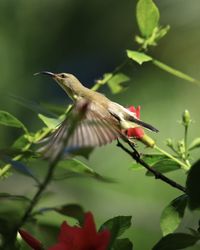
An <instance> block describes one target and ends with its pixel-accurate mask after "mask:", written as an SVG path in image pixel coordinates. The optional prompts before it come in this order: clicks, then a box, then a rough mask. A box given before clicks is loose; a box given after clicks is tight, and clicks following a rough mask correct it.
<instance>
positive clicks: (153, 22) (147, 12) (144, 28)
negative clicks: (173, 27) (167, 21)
mask: <svg viewBox="0 0 200 250" xmlns="http://www.w3.org/2000/svg"><path fill="white" fill-rule="evenodd" d="M136 18H137V23H138V26H139V29H140V32H141V34H142V35H143V36H144V37H146V38H148V37H149V36H151V34H152V32H153V30H154V28H156V27H157V26H158V22H159V18H160V14H159V10H158V8H157V6H156V5H155V3H154V2H153V1H152V0H139V1H138V3H137V6H136Z"/></svg>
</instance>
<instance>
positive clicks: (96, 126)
mask: <svg viewBox="0 0 200 250" xmlns="http://www.w3.org/2000/svg"><path fill="white" fill-rule="evenodd" d="M77 106H80V103H75V105H74V107H73V108H72V111H71V112H72V114H73V112H75V110H77V109H76V107H77ZM70 117H71V116H68V117H67V118H66V119H65V120H64V121H63V122H62V123H61V125H60V126H59V127H58V128H57V129H56V130H55V131H54V132H53V133H52V134H51V135H50V136H49V137H48V138H45V140H44V141H45V145H44V146H43V147H42V148H41V149H39V152H41V153H42V154H43V155H44V157H45V158H51V159H53V158H54V157H55V156H56V155H57V154H58V153H59V152H60V151H61V150H63V149H64V148H66V152H67V153H72V152H74V151H77V150H78V149H81V148H86V147H87V148H90V147H96V146H101V145H105V144H107V143H111V142H112V141H113V140H116V139H117V138H119V137H121V132H120V129H119V128H118V121H117V120H116V119H115V118H114V117H113V116H112V115H111V114H110V113H109V112H108V111H107V110H106V109H105V108H104V107H102V106H100V105H97V104H95V103H89V104H88V106H87V110H86V112H85V114H84V117H82V119H80V121H79V122H78V123H77V124H76V127H75V128H74V130H73V132H72V133H71V132H70V131H71V130H70V128H71V126H72V125H71V123H72V122H71V119H70ZM69 133H71V135H69ZM67 137H68V140H67V142H66V138H67ZM63 138H65V142H64V139H63ZM64 144H66V145H64Z"/></svg>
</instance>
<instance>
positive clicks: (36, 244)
mask: <svg viewBox="0 0 200 250" xmlns="http://www.w3.org/2000/svg"><path fill="white" fill-rule="evenodd" d="M19 234H20V235H21V237H22V239H23V240H24V241H25V242H26V243H27V244H28V245H29V246H30V247H31V249H33V250H42V249H44V248H43V246H42V243H41V242H40V241H39V240H37V239H36V238H34V237H33V236H32V235H31V234H30V233H28V232H27V231H25V230H23V229H20V230H19Z"/></svg>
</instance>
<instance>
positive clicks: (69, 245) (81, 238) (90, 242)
mask: <svg viewBox="0 0 200 250" xmlns="http://www.w3.org/2000/svg"><path fill="white" fill-rule="evenodd" d="M109 240H110V232H109V231H108V230H103V231H101V232H97V230H96V226H95V223H94V219H93V216H92V214H91V213H90V212H88V213H86V214H85V221H84V225H83V227H77V226H74V227H71V226H69V225H68V224H67V223H66V222H63V224H62V225H61V228H60V233H59V236H58V243H57V244H56V245H54V246H52V247H50V248H48V250H106V249H107V247H108V244H109Z"/></svg>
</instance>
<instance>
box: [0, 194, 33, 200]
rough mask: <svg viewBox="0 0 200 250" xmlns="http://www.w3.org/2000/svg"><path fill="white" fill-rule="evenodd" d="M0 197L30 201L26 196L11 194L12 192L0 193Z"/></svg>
mask: <svg viewBox="0 0 200 250" xmlns="http://www.w3.org/2000/svg"><path fill="white" fill-rule="evenodd" d="M0 199H8V200H22V201H28V202H30V201H31V200H30V199H29V198H28V197H26V196H23V195H13V194H8V193H0Z"/></svg>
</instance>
